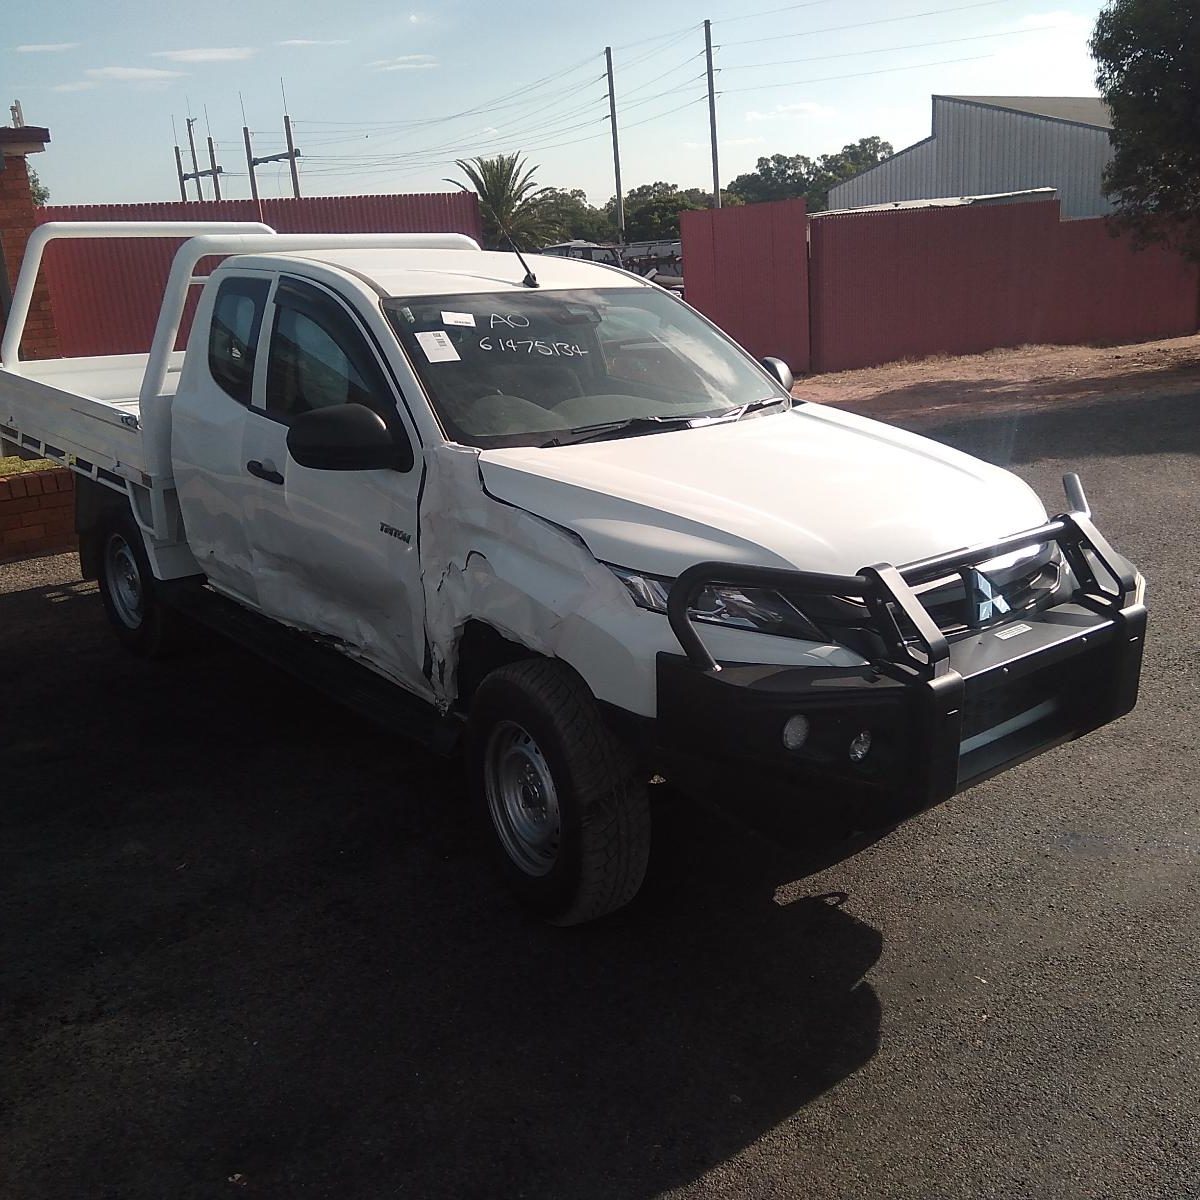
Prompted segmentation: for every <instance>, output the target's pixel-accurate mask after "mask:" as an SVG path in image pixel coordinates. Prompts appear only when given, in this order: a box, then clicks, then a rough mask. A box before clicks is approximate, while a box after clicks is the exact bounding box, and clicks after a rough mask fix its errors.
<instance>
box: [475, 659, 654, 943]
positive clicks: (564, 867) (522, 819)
mask: <svg viewBox="0 0 1200 1200" xmlns="http://www.w3.org/2000/svg"><path fill="white" fill-rule="evenodd" d="M470 759H471V774H472V783H473V787H474V791H475V793H476V798H477V802H478V804H479V806H480V808H481V809H482V810H483V813H484V814H485V816H486V820H487V823H488V826H489V828H490V830H491V833H492V834H493V835H494V836H493V839H492V842H493V846H494V848H495V851H496V858H497V861H498V863H499V866H500V870H501V872H502V873H503V875H504V877H505V879H506V880H507V882H508V884H509V886H510V887H511V888H512V890H513V891H514V892H515V893H516V894H517V896H518V898H519V899H520V900H521V901H522V902H523V903H524V904H526V906H528V907H529V908H531V909H533V910H534V911H536V912H538V913H539V914H540V915H542V916H544V917H546V918H547V919H548V920H550V921H553V922H554V923H555V924H558V925H575V924H580V923H582V922H584V921H591V920H594V919H595V918H596V917H601V916H604V915H605V914H606V913H610V912H613V911H615V910H616V909H618V908H621V907H622V906H623V905H625V904H627V903H628V902H629V901H630V900H632V899H633V897H634V896H635V895H636V894H637V890H638V888H639V887H640V886H641V883H642V879H643V877H644V876H645V873H646V862H647V859H648V857H649V853H650V808H649V802H648V800H647V797H646V788H645V784H644V782H643V781H642V780H641V779H639V778H638V777H637V773H636V770H635V764H634V762H633V760H632V758H631V756H630V755H629V754H628V753H627V752H626V750H625V749H624V747H623V746H622V745H621V743H620V742H619V741H618V740H617V739H616V737H615V736H614V735H613V734H612V732H611V731H610V730H609V728H608V727H607V725H606V724H605V723H604V719H603V718H602V717H601V715H600V712H599V709H598V708H597V706H596V702H595V700H594V698H593V697H592V694H591V692H590V691H589V690H588V688H587V686H586V685H585V684H584V682H583V681H582V680H581V679H580V678H579V676H578V675H576V674H575V672H574V671H572V670H571V669H570V668H569V667H567V666H565V665H564V664H562V663H557V662H552V661H549V660H547V659H526V660H524V661H521V662H517V663H511V664H510V665H508V666H505V667H501V668H499V669H498V670H496V671H493V672H492V673H491V674H490V675H489V676H488V677H487V678H486V679H484V681H483V682H482V683H481V684H480V685H479V689H478V691H477V692H476V694H475V699H474V702H473V704H472V709H471V748H470Z"/></svg>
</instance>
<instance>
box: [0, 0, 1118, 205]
mask: <svg viewBox="0 0 1200 1200" xmlns="http://www.w3.org/2000/svg"><path fill="white" fill-rule="evenodd" d="M13 7H14V9H15V11H9V12H8V13H6V15H5V19H4V22H3V25H2V26H0V37H2V38H3V42H0V78H3V80H4V92H5V95H4V97H3V98H4V100H5V104H6V105H7V103H8V102H9V101H11V99H12V98H14V97H15V98H19V99H20V100H21V102H22V105H23V108H24V113H25V120H26V122H27V123H28V124H31V125H46V126H49V128H50V131H51V137H52V139H53V142H52V145H51V146H50V148H49V149H48V150H47V152H46V153H45V154H42V155H39V156H37V157H36V158H35V159H33V160H32V161H33V163H34V165H35V166H36V167H37V170H38V172H39V174H40V175H41V177H42V179H43V181H44V182H45V183H46V184H47V185H48V186H49V187H50V189H51V193H52V200H53V201H54V202H57V203H64V204H68V203H72V204H79V203H89V202H105V201H110V202H112V201H125V200H170V199H175V198H177V197H178V187H177V184H176V181H175V175H174V165H173V162H174V159H173V150H172V146H173V145H174V137H173V134H172V116H174V118H175V124H176V128H177V129H178V134H179V138H180V140H181V142H182V140H183V138H184V124H183V121H184V118H185V116H186V115H187V113H188V110H189V105H190V109H191V112H192V115H193V116H196V117H198V118H199V121H198V124H197V126H196V131H197V134H198V136H199V137H200V139H201V142H200V144H201V146H203V140H202V139H203V136H204V135H205V134H206V133H207V132H208V128H209V127H211V131H212V134H213V136H214V138H215V139H216V141H217V143H218V147H219V151H218V158H219V161H220V162H221V165H222V166H223V167H224V168H225V169H226V171H227V172H229V177H228V178H227V179H226V180H225V184H224V191H225V195H226V196H234V197H241V196H247V195H249V184H248V181H247V179H246V178H245V162H244V154H243V150H242V136H241V127H242V116H241V109H240V107H239V99H238V93H239V92H240V93H241V96H242V99H243V101H244V103H245V109H246V114H247V118H248V122H249V125H250V128H251V129H252V130H254V131H256V132H255V152H256V153H257V154H269V153H273V152H275V151H277V150H279V149H282V143H283V135H282V116H281V114H282V111H283V104H282V98H281V94H280V79H281V77H282V79H283V82H284V84H285V85H286V92H287V100H288V107H289V109H290V112H291V115H292V117H293V120H294V121H295V124H296V142H297V145H298V146H299V147H300V150H301V152H302V155H303V157H302V159H301V167H300V173H301V180H302V189H303V191H304V192H305V194H310V195H316V194H325V195H331V194H338V193H361V192H389V191H441V190H445V189H446V187H447V186H448V185H446V184H445V183H443V182H442V180H443V177H444V176H447V175H451V174H453V173H454V171H453V167H452V160H453V159H454V158H456V157H470V156H472V155H475V154H491V153H496V152H499V151H510V150H525V151H526V152H527V153H528V156H529V159H530V161H531V162H532V163H536V164H538V165H539V167H540V169H539V171H538V181H539V182H540V183H543V184H553V185H555V186H559V187H582V188H583V189H584V190H585V191H586V192H587V193H588V195H589V197H590V198H591V199H592V201H593V202H594V203H603V202H604V201H605V200H606V199H607V198H608V197H609V196H610V195H611V194H612V192H613V177H612V158H611V148H610V142H609V129H608V122H607V119H606V118H607V99H606V94H605V85H604V83H603V80H602V76H603V71H604V62H603V52H604V47H605V46H606V45H611V46H612V47H613V57H614V66H615V72H616V81H617V102H618V125H619V129H620V133H621V160H622V162H621V165H622V175H623V182H624V184H625V187H626V188H627V189H628V188H630V187H633V186H636V185H637V184H639V183H648V182H651V181H653V180H656V179H666V180H670V181H672V182H675V183H679V184H680V185H682V186H685V187H687V186H693V185H695V186H702V187H706V188H707V187H709V186H711V178H712V176H711V167H710V164H709V148H708V113H707V108H706V106H705V103H704V99H703V97H704V91H703V88H704V82H703V78H702V74H703V68H704V60H703V45H704V43H703V32H702V29H701V22H702V21H703V19H704V18H705V17H708V18H710V19H711V20H712V22H713V40H714V43H715V44H716V46H717V50H716V57H715V61H716V66H717V68H718V72H719V73H718V75H717V87H718V90H719V91H720V93H721V94H720V96H719V98H718V123H719V141H720V155H721V177H722V182H723V183H728V181H729V180H730V179H731V178H733V176H735V175H737V174H739V173H740V172H742V171H747V170H751V169H753V166H754V162H755V159H756V158H757V157H758V156H759V155H761V154H772V153H776V152H778V153H785V154H797V153H802V154H809V155H816V154H820V153H823V152H826V151H830V150H836V149H839V148H840V147H841V146H842V145H843V144H845V143H846V142H849V141H854V140H856V139H858V138H859V137H864V136H867V135H870V134H878V135H880V136H881V137H884V138H886V139H887V140H888V141H890V142H892V143H893V145H894V146H895V147H896V148H897V149H900V148H901V147H902V146H906V145H909V144H911V143H912V142H914V141H917V140H918V139H920V138H922V137H925V136H927V135H928V134H929V111H930V95H931V94H933V93H935V92H943V93H967V94H985V95H986V94H1001V95H1039V94H1041V95H1088V94H1092V93H1094V91H1095V88H1094V84H1093V79H1092V76H1093V67H1092V63H1091V60H1090V58H1089V57H1088V53H1087V47H1086V41H1087V37H1088V34H1089V32H1090V30H1091V27H1092V24H1093V23H1094V21H1095V18H1096V14H1097V12H1098V11H1099V9H1100V7H1101V5H1100V3H1099V0H1086V2H1082V3H1064V2H1062V0H1057V2H1056V0H1041V2H1039V0H990V2H984V3H980V2H979V0H974V2H971V0H809V2H808V3H804V4H783V3H781V2H779V0H775V2H772V0H744V2H743V3H741V4H740V5H737V4H734V3H731V2H730V0H712V2H711V4H710V5H708V6H703V5H697V4H694V3H691V2H690V0H659V2H658V3H657V4H654V5H652V6H651V5H646V4H644V3H643V4H639V3H634V2H633V0H608V2H607V3H602V4H594V3H589V4H586V5H581V4H578V3H574V4H569V3H567V2H566V0H560V2H559V3H548V2H546V0H524V2H521V0H509V2H508V3H501V4H498V3H494V2H491V3H484V2H481V0H441V2H440V3H437V4H432V3H423V2H422V0H413V3H412V4H411V5H410V4H409V3H408V0H404V2H403V3H400V4H388V5H383V4H379V3H367V2H365V0H340V2H339V3H337V4H331V3H329V2H328V0H289V3H288V4H287V5H286V6H284V5H276V4H267V3H262V2H260V0H239V2H234V0H206V3H205V4H204V5H202V6H197V5H196V4H195V3H187V4H184V3H182V2H181V0H117V2H116V3H115V4H114V5H101V4H96V3H94V0H45V2H44V3H42V4H40V5H33V4H24V5H19V6H13ZM282 11H286V14H287V15H286V16H283V15H280V14H281V12H282ZM197 13H201V14H202V19H201V20H198V19H197ZM206 114H207V121H206ZM456 114H461V115H456ZM185 155H186V150H185ZM259 179H260V188H261V190H262V192H263V194H264V195H282V194H288V193H289V191H290V187H289V182H288V175H287V170H286V167H284V166H281V167H266V168H260V176H259ZM206 186H207V185H206ZM205 194H206V195H209V194H210V193H209V192H208V191H206V193H205Z"/></svg>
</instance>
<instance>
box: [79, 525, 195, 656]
mask: <svg viewBox="0 0 1200 1200" xmlns="http://www.w3.org/2000/svg"><path fill="white" fill-rule="evenodd" d="M99 536H100V554H99V584H100V599H101V600H102V602H103V604H104V611H105V614H106V615H107V617H108V620H109V624H110V625H112V627H113V629H114V630H115V632H116V635H117V637H118V638H119V639H120V641H121V642H122V644H123V645H125V646H126V647H127V648H128V649H130V650H132V651H134V652H135V653H136V654H141V655H143V656H145V657H147V658H158V657H161V656H163V655H166V654H169V653H170V652H171V651H173V650H175V649H176V648H177V647H178V646H179V644H180V643H181V641H182V640H183V635H184V633H185V631H186V627H187V625H186V619H185V618H184V617H183V616H182V614H180V613H178V612H176V611H175V610H173V609H171V608H170V607H168V606H167V605H166V604H165V603H164V602H163V600H162V598H161V596H160V594H159V591H158V588H157V585H156V581H155V579H154V573H153V571H152V570H151V569H150V560H149V559H148V558H147V557H146V547H145V543H144V542H143V541H142V533H141V530H140V529H138V527H137V525H136V524H135V523H134V520H133V517H132V516H130V515H129V514H128V513H123V514H121V515H120V516H117V517H115V518H113V519H112V520H111V521H110V522H109V523H108V524H107V525H105V526H104V528H103V529H101V531H100V535H99Z"/></svg>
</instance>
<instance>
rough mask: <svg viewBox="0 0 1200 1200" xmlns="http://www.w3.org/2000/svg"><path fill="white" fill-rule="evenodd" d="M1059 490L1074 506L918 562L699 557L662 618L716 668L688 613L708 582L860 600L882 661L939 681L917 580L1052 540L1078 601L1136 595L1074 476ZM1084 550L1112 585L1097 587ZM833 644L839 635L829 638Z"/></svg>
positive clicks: (943, 645)
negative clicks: (817, 568)
mask: <svg viewBox="0 0 1200 1200" xmlns="http://www.w3.org/2000/svg"><path fill="white" fill-rule="evenodd" d="M1063 487H1064V490H1065V491H1066V494H1067V499H1068V502H1069V503H1070V504H1071V505H1072V509H1073V511H1069V512H1065V513H1063V514H1061V515H1060V516H1057V517H1055V518H1054V519H1053V520H1051V521H1047V522H1046V524H1044V525H1039V526H1038V527H1037V528H1036V529H1027V530H1025V531H1024V532H1022V533H1014V534H1010V535H1009V536H1008V537H1004V538H1000V539H999V540H998V541H995V542H990V543H988V544H986V545H982V546H972V547H970V548H968V549H963V550H954V551H951V552H950V553H948V554H938V555H934V556H933V557H931V558H923V559H919V560H918V561H916V562H911V563H907V564H906V565H904V566H901V567H895V566H892V565H891V564H890V563H878V564H876V565H875V566H870V567H863V568H862V569H861V570H860V571H859V572H858V573H857V574H855V575H828V574H822V573H818V572H812V571H794V570H791V569H788V568H782V567H754V566H746V565H744V564H740V563H727V562H702V563H697V564H696V565H695V566H692V567H688V568H687V570H685V571H684V572H683V573H682V574H681V575H679V576H678V578H677V579H676V580H675V581H674V583H673V584H672V585H671V588H670V591H669V593H668V596H667V619H668V621H669V622H670V624H671V629H672V631H673V632H674V634H675V637H676V638H677V639H678V641H679V644H680V646H681V647H682V648H683V651H684V653H685V654H686V655H687V657H688V659H689V660H690V661H691V663H692V664H693V666H695V667H697V668H699V669H700V670H703V671H706V672H719V671H720V669H721V668H720V665H719V664H718V663H717V661H716V659H714V658H713V656H712V653H711V652H710V651H709V649H708V647H707V646H706V645H705V644H704V641H703V639H702V638H701V637H700V634H699V632H698V630H697V629H696V626H695V624H694V622H693V620H692V617H691V608H692V606H693V605H694V604H695V602H696V599H697V597H698V596H699V595H700V593H701V592H702V591H703V590H704V588H706V587H708V586H710V585H713V584H717V585H720V584H727V585H733V586H749V587H769V588H777V589H782V590H785V591H787V592H788V593H789V594H793V595H797V596H804V595H810V596H839V597H846V598H852V599H859V600H861V601H862V602H863V603H864V604H865V605H866V607H867V610H868V612H869V613H870V616H871V621H872V627H873V628H874V629H875V631H876V632H877V633H878V634H879V635H880V637H881V638H882V639H883V641H884V644H885V645H886V647H887V651H888V658H887V660H886V661H887V662H888V663H889V664H891V665H893V666H896V667H900V668H904V669H906V670H907V671H911V672H912V673H913V674H915V675H916V677H917V678H920V679H936V678H937V677H939V676H941V675H944V674H945V673H946V672H947V671H949V669H950V647H949V644H948V642H947V641H946V638H945V636H944V635H943V633H942V631H941V630H940V629H939V628H938V626H937V624H936V623H935V621H934V620H933V618H932V617H931V616H930V615H929V613H928V612H927V611H926V609H925V607H924V605H923V604H922V603H921V601H920V599H919V597H918V596H917V594H916V593H915V592H914V591H913V587H914V586H915V585H919V584H922V583H929V582H932V581H933V580H935V579H942V578H945V577H946V576H948V575H953V574H955V573H958V574H962V575H963V576H964V578H965V576H966V574H967V572H969V571H970V570H972V569H973V568H975V567H977V566H978V565H979V564H980V563H985V562H988V561H989V560H990V559H993V558H999V557H1000V556H1001V555H1004V554H1008V553H1011V552H1013V551H1015V550H1023V549H1025V548H1026V547H1029V546H1034V545H1039V544H1041V543H1043V542H1051V541H1053V542H1055V543H1057V545H1058V547H1059V549H1060V550H1061V551H1062V554H1063V557H1064V558H1065V559H1066V562H1067V565H1068V566H1069V567H1070V568H1071V572H1072V574H1073V575H1074V577H1075V582H1076V585H1077V587H1076V591H1075V594H1074V596H1073V597H1072V599H1073V600H1074V602H1075V603H1077V604H1080V605H1083V606H1085V607H1088V608H1091V609H1092V610H1094V611H1096V612H1101V613H1111V614H1113V615H1116V614H1118V613H1119V612H1120V611H1121V610H1122V609H1124V608H1125V607H1126V606H1128V605H1129V604H1131V603H1133V602H1134V600H1135V598H1136V592H1137V580H1136V577H1135V575H1134V572H1133V571H1132V569H1131V568H1130V566H1129V564H1128V563H1126V561H1125V559H1123V558H1122V557H1121V556H1120V555H1118V554H1117V553H1116V552H1115V551H1114V550H1113V548H1112V547H1111V546H1110V545H1109V544H1108V542H1107V541H1106V540H1105V538H1104V537H1103V535H1102V534H1101V533H1100V532H1099V530H1097V529H1096V527H1095V526H1094V525H1093V524H1092V521H1091V512H1090V509H1089V508H1088V505H1087V501H1086V499H1085V497H1084V494H1083V488H1082V486H1081V484H1080V482H1079V477H1078V476H1077V475H1065V476H1064V477H1063ZM1089 555H1090V556H1091V558H1092V559H1094V560H1095V562H1096V563H1098V564H1099V566H1100V567H1101V568H1102V570H1103V572H1104V573H1105V574H1106V575H1108V576H1109V578H1110V580H1111V581H1112V582H1113V583H1114V584H1115V585H1116V590H1115V591H1113V590H1110V589H1109V588H1106V587H1104V586H1103V585H1102V583H1101V582H1100V580H1099V578H1098V577H1097V573H1096V571H1095V569H1094V568H1093V565H1092V562H1091V561H1090V560H1089ZM897 614H901V615H903V617H904V618H905V619H906V620H907V622H908V625H909V627H910V628H911V629H913V630H915V631H916V637H915V639H914V638H912V637H908V638H906V637H905V635H904V633H903V632H902V631H901V628H900V623H899V621H898V619H897ZM831 640H833V641H836V640H837V639H836V638H833V639H831Z"/></svg>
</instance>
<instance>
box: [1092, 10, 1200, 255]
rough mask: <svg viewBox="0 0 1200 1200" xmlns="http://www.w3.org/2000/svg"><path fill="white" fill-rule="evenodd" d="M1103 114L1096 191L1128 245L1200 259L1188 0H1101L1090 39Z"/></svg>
mask: <svg viewBox="0 0 1200 1200" xmlns="http://www.w3.org/2000/svg"><path fill="white" fill-rule="evenodd" d="M1090 46H1091V51H1092V55H1093V57H1094V58H1095V59H1096V63H1097V72H1096V85H1097V87H1098V88H1099V89H1100V94H1101V95H1102V96H1103V97H1104V100H1105V101H1106V102H1107V104H1108V107H1109V110H1110V111H1111V113H1112V124H1113V128H1112V145H1113V159H1112V162H1111V163H1110V164H1109V166H1108V168H1107V170H1106V171H1105V173H1104V191H1105V194H1106V195H1107V196H1108V197H1109V198H1110V199H1111V200H1112V201H1113V202H1114V203H1115V204H1116V206H1117V211H1116V214H1115V216H1114V218H1113V220H1114V223H1115V224H1116V226H1117V227H1118V228H1123V229H1127V230H1129V231H1130V232H1131V233H1132V234H1133V235H1134V239H1135V242H1136V243H1137V244H1139V245H1146V244H1147V243H1149V242H1165V243H1167V244H1169V245H1173V246H1176V247H1178V248H1179V249H1181V250H1183V251H1184V252H1185V253H1186V254H1187V255H1188V256H1189V257H1190V258H1193V259H1197V260H1200V9H1198V8H1197V7H1196V4H1195V2H1194V0H1111V2H1110V3H1109V5H1108V6H1107V7H1106V8H1105V9H1104V10H1103V11H1102V12H1101V13H1100V16H1099V18H1098V19H1097V21H1096V28H1095V30H1094V31H1093V33H1092V38H1091V42H1090Z"/></svg>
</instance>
